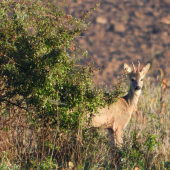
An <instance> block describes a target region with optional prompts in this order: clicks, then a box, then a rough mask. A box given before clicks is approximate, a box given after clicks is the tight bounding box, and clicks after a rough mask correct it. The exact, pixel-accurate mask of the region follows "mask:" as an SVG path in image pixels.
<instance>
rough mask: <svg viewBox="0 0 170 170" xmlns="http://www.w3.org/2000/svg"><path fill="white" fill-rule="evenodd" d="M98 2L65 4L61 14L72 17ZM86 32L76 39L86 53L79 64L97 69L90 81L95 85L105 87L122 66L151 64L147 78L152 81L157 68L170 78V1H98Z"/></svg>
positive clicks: (78, 1) (86, 0)
mask: <svg viewBox="0 0 170 170" xmlns="http://www.w3.org/2000/svg"><path fill="white" fill-rule="evenodd" d="M97 2H98V1H93V0H73V1H67V3H68V7H67V8H65V11H66V12H67V14H68V15H72V16H73V17H74V16H76V17H80V16H81V15H82V12H85V11H87V10H89V9H90V8H92V7H93V6H94V5H95V4H96V3H97ZM88 22H91V24H90V26H89V29H88V31H86V32H85V33H83V34H82V35H81V36H80V37H78V38H77V40H76V41H78V46H81V47H82V48H83V49H86V50H88V52H89V54H88V58H87V59H86V58H84V57H82V58H81V60H80V63H81V64H87V63H90V62H94V65H95V67H96V68H98V67H101V69H100V71H98V72H96V75H97V77H94V82H95V83H96V84H99V83H105V84H107V85H109V86H111V85H114V84H115V83H116V82H117V76H118V75H121V74H122V73H123V63H124V62H126V63H128V64H129V65H130V64H131V62H134V63H135V64H136V65H137V61H138V60H139V61H140V62H141V67H143V66H144V65H145V64H146V63H147V62H150V63H151V64H152V69H151V71H150V76H151V77H152V79H154V78H156V77H157V75H158V74H159V73H160V72H159V70H158V68H161V69H162V70H163V72H164V73H165V75H166V77H167V78H168V77H169V76H170V1H169V0H142V1H141V0H102V2H101V4H100V6H99V7H98V8H97V10H96V11H93V12H92V13H91V14H90V16H89V18H88V19H87V23H88Z"/></svg>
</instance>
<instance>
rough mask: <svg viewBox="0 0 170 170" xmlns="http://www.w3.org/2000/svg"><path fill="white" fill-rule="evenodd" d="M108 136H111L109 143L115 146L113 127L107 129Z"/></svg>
mask: <svg viewBox="0 0 170 170" xmlns="http://www.w3.org/2000/svg"><path fill="white" fill-rule="evenodd" d="M107 132H108V136H109V145H111V147H112V148H113V147H114V145H115V138H114V131H113V129H111V128H108V129H107Z"/></svg>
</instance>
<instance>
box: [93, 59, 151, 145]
mask: <svg viewBox="0 0 170 170" xmlns="http://www.w3.org/2000/svg"><path fill="white" fill-rule="evenodd" d="M132 66H133V70H132V69H131V67H129V66H128V65H127V64H126V63H124V70H125V72H126V73H127V75H128V77H129V79H130V89H129V92H128V94H127V95H125V96H123V97H121V98H119V99H118V100H117V102H115V103H113V104H111V105H110V106H105V107H104V108H102V109H99V113H98V114H94V117H93V118H92V123H93V126H94V127H103V128H106V129H107V130H108V134H109V136H110V138H111V140H112V141H111V142H115V141H114V135H115V136H116V140H117V141H118V142H119V143H120V144H122V143H123V138H122V137H123V129H124V128H125V127H126V125H127V124H128V122H129V121H130V118H131V115H132V112H133V111H134V110H135V109H136V107H137V103H138V99H139V96H140V93H141V90H142V86H143V78H144V77H145V75H146V74H147V73H148V71H149V68H150V63H148V64H147V65H146V66H145V67H143V69H142V70H141V71H140V62H139V61H138V69H137V70H136V68H135V66H134V64H133V63H132Z"/></svg>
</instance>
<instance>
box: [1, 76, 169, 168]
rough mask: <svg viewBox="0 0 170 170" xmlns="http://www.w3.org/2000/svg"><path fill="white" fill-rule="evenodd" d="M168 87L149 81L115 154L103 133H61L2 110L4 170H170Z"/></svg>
mask: <svg viewBox="0 0 170 170" xmlns="http://www.w3.org/2000/svg"><path fill="white" fill-rule="evenodd" d="M168 85H169V82H168V81H167V80H166V79H162V78H161V79H159V80H158V81H157V82H156V83H152V82H151V81H150V78H149V77H148V78H146V80H145V85H144V89H143V93H142V95H141V97H140V101H139V104H138V110H137V111H136V112H135V113H134V114H133V116H132V119H131V122H130V123H129V125H128V127H127V128H126V130H125V131H124V144H123V146H122V147H117V148H115V149H113V150H112V151H111V150H110V147H109V145H108V142H107V138H106V133H105V131H104V130H96V129H92V128H89V129H86V131H83V130H82V127H79V129H78V131H77V130H75V131H72V132H71V133H68V134H64V133H56V131H54V129H53V130H52V129H51V128H50V127H48V126H46V127H44V128H41V126H39V127H37V128H36V127H34V126H31V125H30V123H27V122H28V119H29V118H28V117H27V114H26V112H25V111H23V110H22V109H18V108H17V107H16V106H11V105H3V106H1V115H3V116H1V131H0V150H1V152H0V153H1V165H0V167H1V169H8V168H9V169H20V168H23V169H25V168H26V169H31V168H32V169H49V168H51V169H57V168H58V169H62V168H70V169H136V170H137V169H170V141H169V125H170V120H169V117H170V112H169V110H170V105H169V100H170V96H169V93H170V90H169V89H168V88H169V86H168ZM3 113H6V114H3ZM33 127H34V128H33ZM75 132H76V133H75ZM75 134H76V135H75ZM111 155H112V156H113V158H112V156H111ZM7 167H8V168H7Z"/></svg>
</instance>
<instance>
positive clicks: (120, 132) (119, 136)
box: [115, 128, 123, 144]
mask: <svg viewBox="0 0 170 170" xmlns="http://www.w3.org/2000/svg"><path fill="white" fill-rule="evenodd" d="M115 134H116V140H117V141H118V143H120V144H123V129H122V128H117V129H116V131H115Z"/></svg>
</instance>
